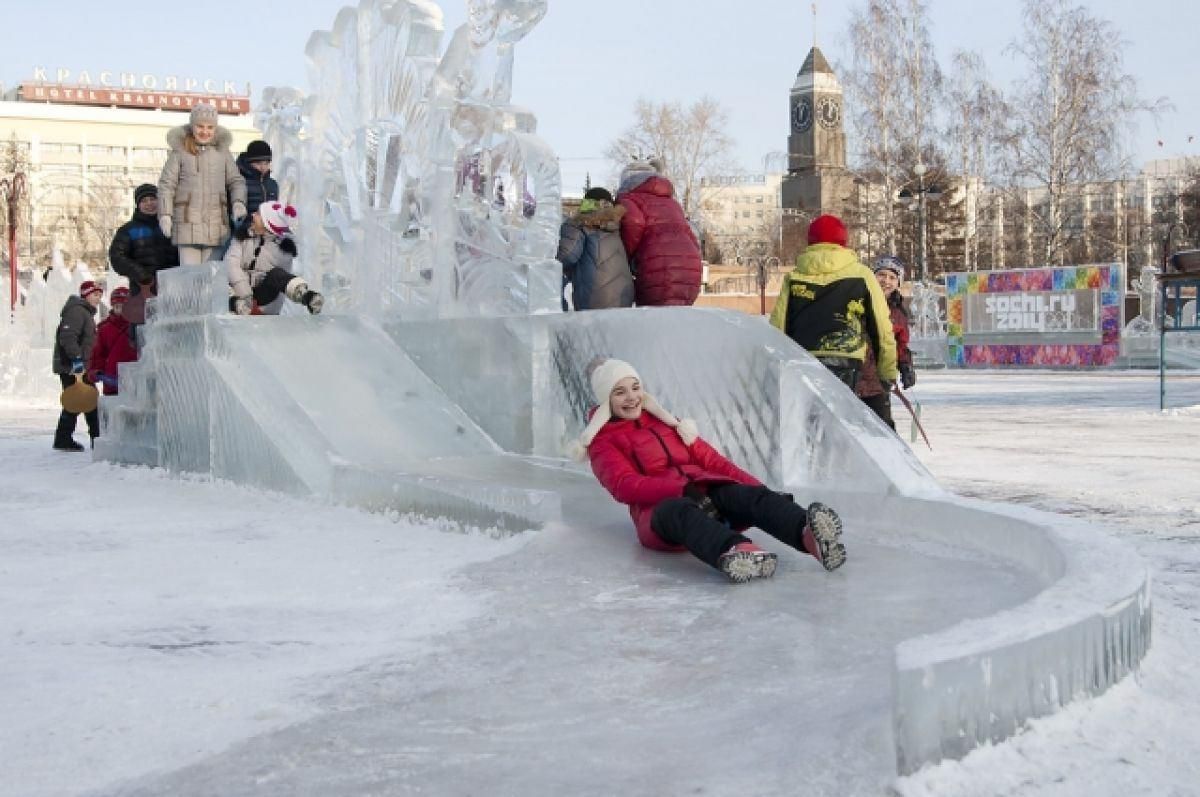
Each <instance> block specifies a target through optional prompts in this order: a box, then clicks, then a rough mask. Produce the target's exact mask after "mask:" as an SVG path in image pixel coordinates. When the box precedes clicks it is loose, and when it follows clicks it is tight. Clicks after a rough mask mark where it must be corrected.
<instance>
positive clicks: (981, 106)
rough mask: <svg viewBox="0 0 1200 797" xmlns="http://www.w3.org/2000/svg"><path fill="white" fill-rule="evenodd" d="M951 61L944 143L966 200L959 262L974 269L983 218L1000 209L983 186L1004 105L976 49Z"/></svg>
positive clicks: (989, 174)
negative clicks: (949, 151)
mask: <svg viewBox="0 0 1200 797" xmlns="http://www.w3.org/2000/svg"><path fill="white" fill-rule="evenodd" d="M950 62H951V69H950V74H951V77H950V79H949V80H947V81H946V107H947V111H948V113H949V120H948V121H949V127H948V129H947V131H946V132H947V143H948V144H949V146H950V147H951V148H952V149H953V151H954V154H955V155H956V156H957V164H956V166H957V168H958V172H959V175H960V177H961V180H962V186H963V192H964V202H965V204H966V207H965V208H964V226H963V231H964V232H963V267H964V268H966V270H968V271H974V270H975V269H976V268H978V265H979V241H980V235H979V232H980V228H981V220H982V219H983V218H985V217H987V216H989V215H990V216H992V217H993V218H994V217H995V214H996V212H997V211H998V208H996V207H993V206H992V205H993V202H994V200H995V197H994V195H993V194H991V193H990V192H985V191H984V190H983V187H984V186H985V185H986V184H987V183H988V182H989V180H990V178H991V177H992V168H993V166H994V157H993V155H994V152H995V150H996V148H997V147H998V146H999V144H1000V142H1001V140H1002V136H1000V135H999V134H998V132H997V131H998V130H999V129H1000V127H1001V121H1002V119H1003V118H1004V114H1005V104H1004V98H1003V96H1002V94H1001V93H1000V90H999V89H997V88H996V87H995V86H993V85H992V84H991V82H990V81H989V79H988V74H987V68H986V66H985V65H984V62H983V58H982V57H981V56H980V55H979V54H978V53H974V52H967V51H964V50H958V51H956V52H955V53H954V54H953V56H951V60H950ZM952 162H953V161H952ZM993 259H994V258H993Z"/></svg>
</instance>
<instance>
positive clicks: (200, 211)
mask: <svg viewBox="0 0 1200 797" xmlns="http://www.w3.org/2000/svg"><path fill="white" fill-rule="evenodd" d="M232 142H233V134H231V133H230V132H229V131H228V130H226V129H225V128H223V127H221V126H220V125H218V124H217V109H216V108H215V107H213V106H212V105H211V104H209V103H206V102H202V103H198V104H197V105H196V106H195V107H194V108H192V115H191V118H190V121H189V123H188V124H186V125H181V126H180V127H176V128H173V129H171V130H170V131H169V132H168V133H167V144H168V145H169V146H170V148H171V154H170V155H168V156H167V162H166V164H165V165H164V166H163V170H162V174H161V175H160V176H159V178H158V200H159V201H158V223H159V226H160V227H161V228H162V231H163V235H165V236H167V237H168V238H170V239H171V240H172V242H174V244H175V245H176V246H177V247H179V262H180V263H181V264H183V265H185V266H190V265H199V264H200V263H203V262H205V261H207V260H214V259H217V258H219V257H220V248H221V247H222V246H224V245H225V243H226V241H228V240H229V232H230V226H229V219H230V216H231V214H232V218H233V222H234V225H237V224H238V223H239V222H240V221H241V220H242V219H243V218H244V217H245V216H246V181H245V179H244V178H243V177H242V174H241V172H239V171H238V167H237V165H236V164H235V163H234V162H233V155H232V154H230V152H229V145H230V144H231V143H232Z"/></svg>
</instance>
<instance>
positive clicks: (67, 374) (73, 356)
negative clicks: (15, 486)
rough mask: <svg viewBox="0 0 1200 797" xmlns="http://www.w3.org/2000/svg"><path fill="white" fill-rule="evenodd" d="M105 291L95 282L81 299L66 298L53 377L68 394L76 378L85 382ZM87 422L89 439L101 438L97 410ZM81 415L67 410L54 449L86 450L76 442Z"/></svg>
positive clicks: (89, 283) (88, 283)
mask: <svg viewBox="0 0 1200 797" xmlns="http://www.w3.org/2000/svg"><path fill="white" fill-rule="evenodd" d="M102 296H104V289H103V288H101V287H100V286H99V285H97V284H96V283H95V282H93V281H92V280H87V281H85V282H84V283H83V284H82V285H80V286H79V295H78V296H69V297H67V301H66V304H64V305H63V309H62V320H61V321H59V323H58V331H57V333H56V334H55V341H54V359H53V368H54V373H56V374H58V379H59V381H60V382H62V386H63V389H64V390H66V389H67V388H68V387H70V386H71V385H73V384H75V377H76V376H80V375H82V376H84V377H85V378H86V364H87V361H88V358H89V357H91V355H92V346H94V345H95V343H96V319H95V316H96V308H97V307H99V306H100V299H101V297H102ZM85 417H86V418H87V427H88V435H89V436H90V437H91V438H92V440H93V441H95V439H96V438H97V437H99V436H100V415H99V413H98V412H97V411H96V410H92V411H91V412H89V413H87V414H86V415H85ZM78 421H79V414H78V413H74V412H67V411H66V410H65V409H64V410H63V411H62V413H61V414H60V415H59V416H58V428H57V429H56V430H55V432H54V448H55V449H57V450H59V451H83V446H81V445H79V443H76V442H75V438H74V437H73V435H74V434H75V425H76V424H77V423H78Z"/></svg>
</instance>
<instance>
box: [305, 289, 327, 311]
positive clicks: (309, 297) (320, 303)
mask: <svg viewBox="0 0 1200 797" xmlns="http://www.w3.org/2000/svg"><path fill="white" fill-rule="evenodd" d="M300 303H301V304H303V305H304V306H305V307H307V308H308V312H310V313H312V314H313V315H316V314H317V313H319V312H321V308H322V307H324V306H325V297H324V296H322V295H321V294H319V293H317V292H316V291H305V292H304V295H303V296H301V297H300Z"/></svg>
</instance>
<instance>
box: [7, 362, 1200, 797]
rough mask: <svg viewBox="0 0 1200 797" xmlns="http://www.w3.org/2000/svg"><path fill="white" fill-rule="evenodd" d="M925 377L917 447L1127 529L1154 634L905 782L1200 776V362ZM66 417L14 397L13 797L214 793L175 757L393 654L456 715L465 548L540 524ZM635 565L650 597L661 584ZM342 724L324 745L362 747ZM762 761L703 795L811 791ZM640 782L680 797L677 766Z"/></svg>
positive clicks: (954, 482)
mask: <svg viewBox="0 0 1200 797" xmlns="http://www.w3.org/2000/svg"><path fill="white" fill-rule="evenodd" d="M915 395H916V396H917V397H919V399H920V400H921V402H922V403H923V405H924V419H925V422H926V426H927V428H928V430H929V433H930V436H931V438H932V440H933V444H934V446H935V449H936V450H935V451H934V452H933V453H930V452H927V451H924V450H923V449H918V450H919V451H920V453H921V456H922V458H923V459H924V460H925V461H926V463H927V464H928V465H929V467H930V468H931V469H932V470H933V472H934V473H935V475H937V476H938V477H939V478H940V479H941V480H942V481H943V482H944V483H945V484H946V485H947V486H949V487H951V488H952V489H954V490H956V491H958V492H961V493H964V494H967V495H971V496H975V497H980V498H984V499H987V500H995V501H1011V502H1017V503H1023V504H1028V505H1032V506H1036V507H1039V508H1042V509H1046V510H1049V511H1054V512H1064V513H1069V514H1074V515H1080V516H1085V517H1089V518H1095V519H1097V520H1100V521H1103V522H1105V523H1108V524H1110V525H1111V526H1112V527H1113V533H1114V534H1117V535H1119V536H1120V537H1121V538H1122V539H1124V540H1127V541H1128V543H1129V547H1130V550H1131V551H1136V552H1137V553H1138V554H1140V555H1141V556H1142V557H1144V558H1145V559H1146V561H1148V562H1149V563H1150V565H1151V567H1152V569H1153V577H1154V590H1155V592H1154V595H1155V631H1154V643H1153V647H1152V649H1151V652H1150V654H1149V656H1148V658H1147V659H1146V662H1145V666H1144V667H1143V669H1142V672H1141V673H1140V675H1139V676H1138V678H1137V679H1136V680H1127V681H1125V682H1123V683H1121V684H1119V685H1118V686H1117V687H1116V688H1115V689H1113V690H1112V691H1111V692H1110V693H1109V694H1107V695H1106V696H1104V697H1102V698H1101V699H1099V700H1095V701H1090V702H1087V703H1083V704H1080V705H1076V706H1073V707H1071V708H1070V709H1069V710H1067V711H1065V712H1063V713H1061V714H1059V715H1057V716H1054V717H1049V718H1046V719H1043V720H1040V721H1038V722H1036V723H1034V725H1033V727H1032V728H1030V729H1029V730H1028V731H1026V732H1025V733H1023V734H1022V735H1020V736H1019V737H1018V738H1016V739H1015V740H1012V741H1010V742H1008V743H1005V744H1002V745H998V746H996V747H993V748H987V749H983V750H980V751H977V752H975V753H973V754H972V755H970V756H969V757H968V758H967V759H965V760H964V761H961V762H953V763H945V764H942V765H940V766H936V767H931V768H927V769H925V770H923V771H921V772H919V773H917V774H915V775H913V776H911V777H907V778H902V779H899V780H896V781H894V783H893V784H892V788H893V789H894V791H895V792H897V793H899V794H901V795H903V796H904V797H924V796H925V795H1068V796H1069V797H1074V796H1075V795H1078V796H1079V797H1083V795H1088V796H1089V797H1091V796H1092V795H1139V794H1144V795H1173V796H1177V795H1200V755H1198V754H1200V730H1198V729H1197V724H1196V722H1195V719H1194V718H1195V716H1196V715H1197V711H1198V710H1200V684H1198V683H1197V681H1196V679H1195V678H1194V677H1193V676H1192V675H1191V668H1192V666H1193V663H1194V662H1195V661H1196V660H1197V658H1200V545H1197V542H1198V541H1200V497H1198V496H1197V493H1198V492H1200V476H1198V475H1197V474H1200V376H1186V375H1185V376H1174V377H1172V381H1171V383H1170V390H1169V394H1168V397H1169V400H1170V403H1171V404H1172V405H1173V406H1182V407H1185V408H1184V409H1177V410H1172V411H1169V412H1167V413H1159V412H1158V411H1157V410H1156V409H1155V408H1156V407H1157V380H1156V379H1154V378H1152V377H1151V376H1148V375H1140V374H1127V373H1121V374H1071V375H1067V374H1057V373H1034V374H1007V373H996V372H983V373H961V372H949V373H923V374H921V383H920V385H919V386H918V389H917V390H916V391H915ZM897 410H899V411H900V412H902V410H900V408H899V407H897ZM55 414H56V413H55V411H54V410H53V408H49V407H44V406H43V407H36V406H29V405H24V404H13V403H8V404H0V472H2V473H4V474H5V475H6V478H5V485H4V487H3V488H2V489H0V716H2V717H4V721H3V722H2V723H0V752H2V753H3V755H0V794H4V795H8V794H12V795H20V796H21V797H25V795H31V796H32V795H61V794H126V793H138V794H141V793H155V792H154V788H155V784H159V785H160V786H161V784H162V783H169V784H171V786H172V793H187V794H218V793H220V791H219V790H218V791H214V789H217V788H219V787H217V786H213V785H211V784H207V783H206V782H205V781H203V780H201V779H200V778H199V777H197V778H196V779H195V780H192V781H189V780H188V778H187V775H186V772H181V771H182V770H185V768H187V767H189V766H197V765H199V764H201V763H202V762H205V761H210V762H211V761H213V760H218V761H219V760H223V759H221V758H219V757H220V756H221V754H223V753H224V752H225V751H227V750H229V749H230V748H231V747H233V746H234V745H238V744H240V743H242V742H243V741H244V740H247V739H251V738H254V737H259V736H263V735H267V734H271V733H272V732H278V731H280V730H281V729H287V728H289V727H293V726H297V725H300V724H302V723H304V722H306V721H308V720H311V719H312V718H314V717H317V716H318V715H321V714H323V713H325V714H328V713H329V712H330V711H331V710H332V709H337V710H345V709H346V708H347V707H346V706H343V705H336V706H331V705H329V704H328V703H329V700H330V698H329V697H328V696H329V695H330V694H333V693H335V692H336V691H337V689H336V687H337V686H338V685H339V684H340V683H343V682H344V681H345V680H346V679H347V678H348V677H351V676H353V677H356V678H360V679H361V678H370V677H372V672H373V671H372V670H371V669H370V668H371V667H373V666H377V665H378V662H379V661H380V660H381V659H386V661H387V669H386V670H385V671H384V678H383V681H384V682H385V685H384V686H382V687H380V691H381V692H385V691H386V690H387V689H390V688H392V687H390V686H387V685H386V684H387V682H388V678H389V677H393V678H394V677H395V674H396V673H402V672H403V673H406V675H407V676H409V677H412V676H415V677H416V678H418V679H420V678H421V677H422V675H424V677H425V678H427V679H428V681H429V682H431V683H433V684H434V685H435V692H434V698H435V699H446V700H447V705H448V706H452V707H455V708H457V709H458V710H460V711H461V706H454V704H453V702H452V701H451V700H450V698H449V697H445V698H441V697H439V695H440V694H441V693H440V692H439V691H437V688H436V684H437V683H438V682H439V677H440V676H441V675H442V673H435V672H431V671H425V672H424V673H423V672H422V671H417V672H415V673H413V672H411V669H412V667H413V666H414V663H415V662H422V663H423V664H421V666H428V665H427V664H426V663H429V662H432V663H433V664H434V665H437V666H443V667H450V668H452V667H453V662H448V661H442V660H441V659H440V658H439V656H438V646H439V642H438V638H439V636H440V635H443V634H445V633H446V632H448V631H453V630H454V629H455V628H459V627H464V626H466V625H467V624H469V623H470V622H472V620H478V618H479V613H480V611H481V608H480V604H479V600H480V594H479V591H478V587H479V579H475V582H474V583H473V585H472V589H470V590H467V589H459V588H458V587H459V586H460V583H459V582H460V579H462V578H464V576H463V575H462V574H461V570H460V569H459V565H460V564H462V563H466V564H472V563H477V564H482V563H484V562H488V561H494V562H496V565H495V566H498V567H511V565H506V564H505V561H508V560H512V559H513V557H508V560H505V558H504V557H506V556H507V555H508V554H511V553H513V552H515V551H518V550H520V549H521V547H522V546H524V545H527V544H528V539H524V538H515V539H494V538H492V537H489V536H487V535H485V534H481V533H478V532H472V533H467V534H462V533H447V532H446V531H445V530H438V529H435V528H432V527H429V526H428V525H425V524H414V523H410V522H408V521H405V520H403V519H400V520H397V519H394V518H385V517H379V516H372V515H367V514H364V513H361V512H357V511H354V510H349V509H342V508H334V507H326V506H320V505H316V504H313V503H310V502H305V501H299V500H296V499H291V498H284V497H280V496H275V495H269V494H264V493H260V492H255V491H251V490H243V489H239V488H236V487H232V486H230V485H227V484H219V485H218V484H212V483H208V482H204V481H181V480H177V479H172V478H168V477H166V476H165V475H163V474H159V473H154V472H151V471H146V470H137V469H121V468H114V467H111V466H108V465H105V464H93V463H91V462H90V461H89V460H88V459H87V458H86V457H83V456H75V455H67V454H59V453H57V452H52V451H50V449H49V443H50V430H51V429H52V426H53V421H54V416H55ZM81 427H82V424H81ZM906 427H907V424H906V423H904V422H902V423H901V430H902V431H907V428H906ZM918 445H919V444H918ZM518 559H519V557H518ZM642 561H643V560H641V559H638V558H636V557H634V558H631V559H630V562H631V566H632V567H635V568H636V567H638V566H639V565H640V563H641V562H642ZM688 577H689V576H688V574H686V573H685V574H684V578H685V580H686V579H687V578H688ZM634 578H635V580H637V581H639V582H641V583H642V584H643V589H642V593H643V594H644V593H645V583H646V582H647V578H646V577H645V575H644V574H642V575H635V576H634ZM649 582H650V583H661V584H662V585H663V589H664V590H666V591H667V592H668V594H667V599H668V600H679V599H681V598H683V597H685V596H686V593H683V592H681V591H680V590H679V589H678V588H676V587H675V585H674V584H673V583H672V581H671V580H670V579H664V578H663V577H662V576H661V574H659V575H657V576H652V577H650V578H649ZM772 586H778V587H780V588H783V587H784V586H785V585H783V584H779V585H772ZM566 594H567V595H569V594H572V593H570V592H567V593H566ZM743 594H745V595H750V593H743ZM517 597H519V594H518V595H517ZM489 622H490V621H489ZM645 655H647V656H652V655H654V654H652V652H651V651H646V652H645ZM504 675H505V674H504V673H501V678H500V679H498V680H497V683H505V681H503V680H502V678H503V676H504ZM757 694H758V695H760V696H761V695H765V694H767V693H766V692H763V691H762V688H761V687H760V688H759V689H758V690H757ZM546 697H547V698H548V699H554V696H553V695H547V696H546ZM747 698H748V699H755V698H754V697H752V696H751V693H747ZM560 699H561V697H560ZM614 699H615V700H617V703H618V704H619V702H620V697H619V695H614ZM759 699H761V698H759ZM460 702H461V701H460ZM661 708H662V707H660V709H661ZM396 721H397V722H402V721H403V718H397V720H396ZM772 722H775V723H776V724H778V723H779V718H776V719H774V720H772ZM324 727H326V728H328V727H329V726H328V723H326V725H325V726H324ZM510 727H511V725H510ZM449 730H450V729H447V728H442V729H438V732H439V733H441V734H442V735H443V737H444V735H445V734H446V733H447V732H449ZM336 731H337V728H336V725H335V726H334V727H333V729H332V733H331V735H330V738H329V739H328V740H327V742H326V745H325V747H324V748H322V751H323V752H324V750H325V749H328V750H330V751H337V750H341V751H342V753H341V754H342V755H345V756H348V757H351V758H350V759H349V760H353V758H352V757H353V756H355V755H363V754H364V753H363V749H362V748H361V747H360V746H358V745H356V744H355V740H354V739H353V738H338V737H339V734H337V733H336ZM405 733H406V739H407V740H408V741H409V742H410V746H409V747H407V748H404V749H401V750H398V751H397V755H398V756H400V758H399V759H397V760H396V761H395V762H393V763H387V762H385V764H386V765H387V766H393V765H394V766H399V767H403V766H404V756H416V755H419V754H420V751H419V741H420V731H419V729H411V728H409V729H406V730H405ZM280 738H283V739H286V735H285V736H283V737H280ZM308 741H309V742H310V743H311V739H309V740H308ZM730 743H731V744H732V745H734V746H735V747H736V746H737V744H738V742H737V732H736V730H735V731H733V736H732V737H731V739H730ZM285 744H286V742H285ZM251 749H253V748H251ZM272 752H273V754H276V755H278V753H279V752H280V750H279V749H278V746H277V747H276V748H274V749H273V750H272ZM286 752H287V750H286V747H285V748H284V749H283V753H284V758H285V759H286ZM733 752H734V751H733V750H729V751H725V752H724V753H722V752H721V751H714V754H715V755H731V754H732V753H733ZM464 755H470V753H469V752H467V751H464ZM762 756H763V757H762V760H761V769H762V772H761V773H760V775H761V777H753V778H750V779H749V780H748V781H745V782H743V783H739V780H738V779H737V778H733V777H731V778H730V779H728V780H726V781H724V782H722V783H713V784H710V787H709V788H707V789H705V793H708V794H752V793H772V794H775V793H779V794H784V793H806V792H805V788H804V784H803V783H795V784H794V785H795V788H794V789H791V788H783V787H782V786H780V785H779V779H778V778H777V777H776V775H777V774H778V773H777V772H772V770H773V769H777V770H782V767H779V766H778V764H777V759H776V758H773V757H772V756H770V755H768V754H766V753H765V752H764V753H763V754H762ZM224 760H233V759H228V758H227V759H224ZM297 763H298V762H297ZM362 763H363V764H364V765H365V764H366V762H365V761H364V762H362ZM818 767H819V763H818ZM804 769H809V770H811V769H813V767H811V766H807V765H806V766H805V767H804V768H802V770H801V771H803V770H804ZM286 770H287V761H286V760H284V762H283V763H282V764H281V763H280V761H279V760H278V759H276V760H275V761H274V764H273V766H272V767H270V768H264V770H263V775H262V782H261V791H262V793H269V794H290V793H295V792H292V791H288V790H287V787H286V786H284V785H283V784H282V783H281V782H275V781H273V779H275V778H278V777H279V776H280V774H281V772H282V774H284V776H285V777H286ZM195 771H196V772H197V773H201V772H203V771H204V770H202V769H201V770H195ZM209 771H210V772H211V770H209ZM172 772H174V773H179V774H178V776H177V777H176V778H175V779H174V780H171V779H167V780H164V781H156V780H153V779H151V780H149V781H145V780H139V779H144V778H146V777H147V776H152V775H154V774H155V773H159V774H160V775H161V774H162V773H172ZM811 774H815V773H811ZM272 782H275V786H274V787H273V786H272V785H271V784H272ZM553 782H556V781H555V780H554V778H553V776H552V775H548V778H547V780H546V783H547V784H549V783H553ZM181 783H184V784H187V785H186V786H182V787H181V785H180V784H181ZM392 783H393V788H397V787H395V781H392ZM767 783H770V784H772V785H771V786H770V787H766V786H765V785H764V784H767ZM147 784H149V785H147ZM754 784H757V785H754ZM810 785H811V784H810ZM760 787H762V788H760ZM139 788H140V789H143V790H142V791H139V790H138V789H139ZM857 788H858V787H856V789H851V791H852V792H854V793H872V792H862V791H858V790H857ZM310 789H311V790H310V791H306V792H305V793H312V794H334V793H345V792H337V791H333V790H329V789H325V790H323V789H322V788H321V786H320V785H317V784H310ZM764 789H765V790H764ZM160 793H161V792H160ZM357 793H363V792H357ZM370 793H379V794H389V793H408V792H404V791H388V790H387V789H386V788H383V789H382V790H376V791H371V792H370ZM443 793H447V792H443ZM448 793H454V792H452V791H451V792H448ZM461 793H481V792H472V791H470V790H469V789H466V787H465V786H464V791H462V792H461ZM495 793H504V792H503V789H502V788H499V787H498V788H497V791H496V792H495ZM560 793H566V792H560ZM589 793H591V792H589ZM594 793H605V791H604V789H603V786H602V785H598V788H597V789H596V790H595V792H594ZM623 793H631V792H630V791H629V790H628V789H624V790H623ZM644 793H646V794H651V793H654V794H665V793H671V792H670V790H669V788H665V787H664V783H663V782H662V781H660V782H658V783H657V784H656V786H655V788H653V789H652V790H649V791H645V792H644ZM822 793H825V792H822ZM828 793H831V794H832V793H846V792H845V790H843V791H842V792H836V791H830V792H828ZM874 793H878V791H876V792H874Z"/></svg>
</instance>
